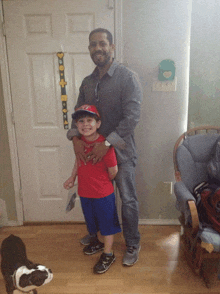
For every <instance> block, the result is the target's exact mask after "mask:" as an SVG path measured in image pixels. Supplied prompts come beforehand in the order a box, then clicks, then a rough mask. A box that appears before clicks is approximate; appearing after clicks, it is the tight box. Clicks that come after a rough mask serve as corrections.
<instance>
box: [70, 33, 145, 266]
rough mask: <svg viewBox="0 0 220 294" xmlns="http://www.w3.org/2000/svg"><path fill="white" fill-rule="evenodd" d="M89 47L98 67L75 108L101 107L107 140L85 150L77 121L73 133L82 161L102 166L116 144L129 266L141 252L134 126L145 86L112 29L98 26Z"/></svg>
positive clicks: (103, 133)
mask: <svg viewBox="0 0 220 294" xmlns="http://www.w3.org/2000/svg"><path fill="white" fill-rule="evenodd" d="M88 48H89V52H90V56H91V58H92V60H93V62H94V63H95V64H96V68H95V70H94V71H93V73H92V74H91V75H89V76H87V77H86V78H85V79H84V80H83V82H82V84H81V86H80V92H79V97H78V101H77V105H76V107H75V108H78V107H80V106H81V105H84V104H90V105H95V106H96V107H97V109H98V111H99V113H100V115H101V118H102V124H101V127H100V129H99V133H100V134H101V135H103V136H104V137H105V138H106V140H105V141H104V142H102V143H99V144H95V145H94V147H93V149H92V151H91V152H90V153H87V154H85V153H84V147H85V146H84V143H83V141H81V140H80V137H79V134H78V133H77V130H76V127H75V126H74V122H73V123H72V129H71V130H69V131H68V133H67V137H68V139H69V140H73V145H74V151H75V154H76V158H77V160H79V159H81V160H83V161H84V163H86V161H89V160H93V164H96V162H98V161H99V160H101V158H102V157H103V156H104V155H105V154H106V152H107V150H108V148H109V146H111V145H113V146H114V148H115V151H116V156H117V161H118V174H117V176H116V178H115V181H116V185H117V188H118V189H119V193H120V197H121V200H122V226H123V234H124V238H125V242H126V246H127V250H126V252H125V255H124V258H123V265H127V266H131V265H133V264H135V263H136V262H137V260H138V255H139V251H140V234H139V231H138V213H139V208H138V200H137V195H136V189H135V166H136V161H137V154H136V148H135V142H134V129H135V126H136V125H137V123H138V121H139V118H140V108H141V100H142V90H141V86H140V83H139V81H138V77H137V75H136V74H135V73H134V72H132V71H131V70H129V69H127V68H126V67H125V66H123V65H121V64H119V63H118V62H116V61H115V60H114V59H113V53H114V49H115V45H114V44H113V43H112V35H111V33H110V32H109V31H108V30H105V29H101V28H99V29H95V30H93V31H92V32H91V33H90V35H89V47H88ZM87 237H88V236H86V238H87ZM84 241H85V239H84ZM87 241H88V240H87ZM82 243H83V240H82ZM84 244H85V242H84Z"/></svg>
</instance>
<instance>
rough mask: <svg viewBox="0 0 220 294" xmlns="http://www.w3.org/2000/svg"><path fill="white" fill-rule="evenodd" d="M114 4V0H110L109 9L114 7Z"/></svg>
mask: <svg viewBox="0 0 220 294" xmlns="http://www.w3.org/2000/svg"><path fill="white" fill-rule="evenodd" d="M114 4H115V1H114V0H108V8H109V9H114Z"/></svg>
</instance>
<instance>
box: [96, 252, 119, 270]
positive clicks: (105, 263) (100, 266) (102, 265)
mask: <svg viewBox="0 0 220 294" xmlns="http://www.w3.org/2000/svg"><path fill="white" fill-rule="evenodd" d="M115 259H116V258H115V255H114V253H113V255H112V256H109V255H107V254H105V253H102V255H101V256H100V259H99V261H98V262H97V264H96V265H95V266H94V268H93V270H94V273H96V274H103V273H105V272H106V271H107V270H108V269H109V268H110V266H111V264H112V263H113V262H114V261H115Z"/></svg>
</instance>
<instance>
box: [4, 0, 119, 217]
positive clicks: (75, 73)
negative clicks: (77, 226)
mask: <svg viewBox="0 0 220 294" xmlns="http://www.w3.org/2000/svg"><path fill="white" fill-rule="evenodd" d="M3 8H4V17H5V27H6V41H7V50H8V60H9V73H10V83H11V91H12V103H13V111H14V120H15V129H16V137H17V147H18V158H19V165H20V174H21V185H22V196H23V207H24V220H25V221H80V220H83V215H82V212H81V208H80V203H79V199H78V200H77V203H76V207H75V209H74V210H73V211H71V212H70V213H68V214H66V212H65V207H66V202H67V194H68V193H67V191H66V190H64V189H63V187H62V184H63V182H64V181H65V179H67V178H68V177H69V175H70V174H71V170H72V167H73V163H74V153H73V148H72V143H71V142H69V141H68V140H67V138H66V132H67V130H66V129H64V125H63V112H62V102H61V86H60V84H59V82H60V74H59V65H58V57H57V52H61V51H62V52H64V58H63V60H64V77H65V81H66V82H67V85H66V86H65V89H66V92H67V93H66V94H67V97H68V100H67V108H68V110H69V112H68V121H69V126H70V124H71V113H72V110H73V107H74V105H75V103H76V100H77V95H78V90H79V86H80V84H81V81H82V79H83V78H84V77H85V76H86V75H88V74H90V73H91V72H92V70H93V68H94V65H93V63H92V61H91V59H90V56H89V53H88V35H89V32H90V31H91V30H92V29H93V28H96V27H104V28H107V29H109V30H110V31H111V32H114V10H113V9H112V7H109V1H108V0H88V1H87V0H53V1H52V0H8V1H3ZM76 188H77V187H76Z"/></svg>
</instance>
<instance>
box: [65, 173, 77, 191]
mask: <svg viewBox="0 0 220 294" xmlns="http://www.w3.org/2000/svg"><path fill="white" fill-rule="evenodd" d="M74 182H75V177H73V176H71V177H69V179H68V180H66V182H65V183H64V184H63V187H64V188H65V189H67V190H69V189H71V188H72V187H73V186H74Z"/></svg>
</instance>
